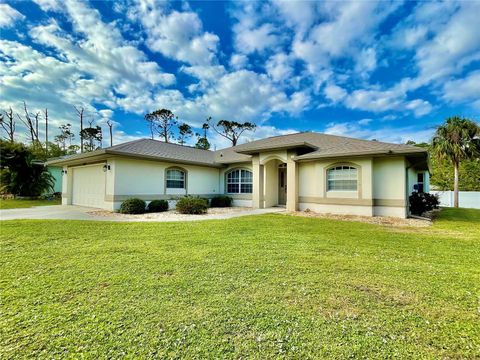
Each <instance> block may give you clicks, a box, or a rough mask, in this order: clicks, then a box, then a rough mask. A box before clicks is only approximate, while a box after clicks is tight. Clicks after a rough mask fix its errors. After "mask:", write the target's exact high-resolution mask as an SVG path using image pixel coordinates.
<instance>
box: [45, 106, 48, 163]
mask: <svg viewBox="0 0 480 360" xmlns="http://www.w3.org/2000/svg"><path fill="white" fill-rule="evenodd" d="M45 154H46V155H47V156H48V109H47V108H45Z"/></svg>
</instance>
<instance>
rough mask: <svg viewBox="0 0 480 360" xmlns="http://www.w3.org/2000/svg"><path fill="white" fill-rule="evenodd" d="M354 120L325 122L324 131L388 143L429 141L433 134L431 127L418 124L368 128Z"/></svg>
mask: <svg viewBox="0 0 480 360" xmlns="http://www.w3.org/2000/svg"><path fill="white" fill-rule="evenodd" d="M359 125H364V124H360V121H359V122H357V123H354V122H341V123H338V122H337V123H330V124H327V126H326V128H325V130H324V133H326V134H331V135H338V136H347V137H353V138H359V139H365V140H373V139H375V140H378V141H385V142H390V143H398V144H405V143H406V142H407V141H408V140H414V141H416V142H424V141H429V140H430V138H431V137H432V135H433V132H434V130H433V129H419V127H418V126H411V127H401V128H392V127H383V128H378V129H369V128H366V127H364V126H359Z"/></svg>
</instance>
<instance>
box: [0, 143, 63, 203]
mask: <svg viewBox="0 0 480 360" xmlns="http://www.w3.org/2000/svg"><path fill="white" fill-rule="evenodd" d="M54 185H55V179H54V178H53V176H52V174H50V172H49V171H48V170H47V168H46V167H45V166H43V163H42V162H38V161H35V154H34V152H33V150H32V148H31V147H27V146H25V145H23V144H20V143H10V142H8V141H4V140H1V139H0V193H2V194H5V193H6V194H13V195H19V196H33V197H35V196H39V195H41V194H42V193H44V192H49V191H53V187H54Z"/></svg>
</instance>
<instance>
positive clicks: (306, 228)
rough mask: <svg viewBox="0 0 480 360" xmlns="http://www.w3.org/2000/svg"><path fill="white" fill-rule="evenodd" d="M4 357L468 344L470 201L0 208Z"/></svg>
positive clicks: (479, 328) (475, 256)
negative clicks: (369, 216)
mask: <svg viewBox="0 0 480 360" xmlns="http://www.w3.org/2000/svg"><path fill="white" fill-rule="evenodd" d="M0 226H1V231H0V239H1V243H0V244H1V247H0V249H1V251H0V252H1V253H0V358H2V359H7V358H15V357H21V358H26V357H32V358H79V357H82V356H83V357H86V358H118V357H123V356H127V357H130V358H135V357H157V358H172V357H174V358H258V359H266V358H277V357H285V358H298V359H305V358H312V357H316V358H326V357H329V358H347V357H368V358H379V359H384V358H397V357H403V358H478V357H480V308H479V306H480V298H479V296H480V211H478V210H453V209H448V210H444V211H443V212H442V214H441V216H440V218H439V219H438V221H437V222H436V224H435V225H434V226H432V227H429V228H391V227H381V226H378V225H371V224H364V223H355V222H341V221H334V220H328V219H314V218H302V217H291V216H287V215H281V214H272V215H261V216H251V217H243V218H236V219H231V220H222V221H205V222H184V223H110V222H83V221H8V222H2V223H0Z"/></svg>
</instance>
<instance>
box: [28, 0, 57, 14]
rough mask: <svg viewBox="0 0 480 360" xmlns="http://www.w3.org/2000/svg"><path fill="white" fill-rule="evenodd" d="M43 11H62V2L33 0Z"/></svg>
mask: <svg viewBox="0 0 480 360" xmlns="http://www.w3.org/2000/svg"><path fill="white" fill-rule="evenodd" d="M33 2H34V3H36V4H37V5H38V6H40V9H42V10H43V11H61V10H62V4H61V2H60V1H59V0H33Z"/></svg>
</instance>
